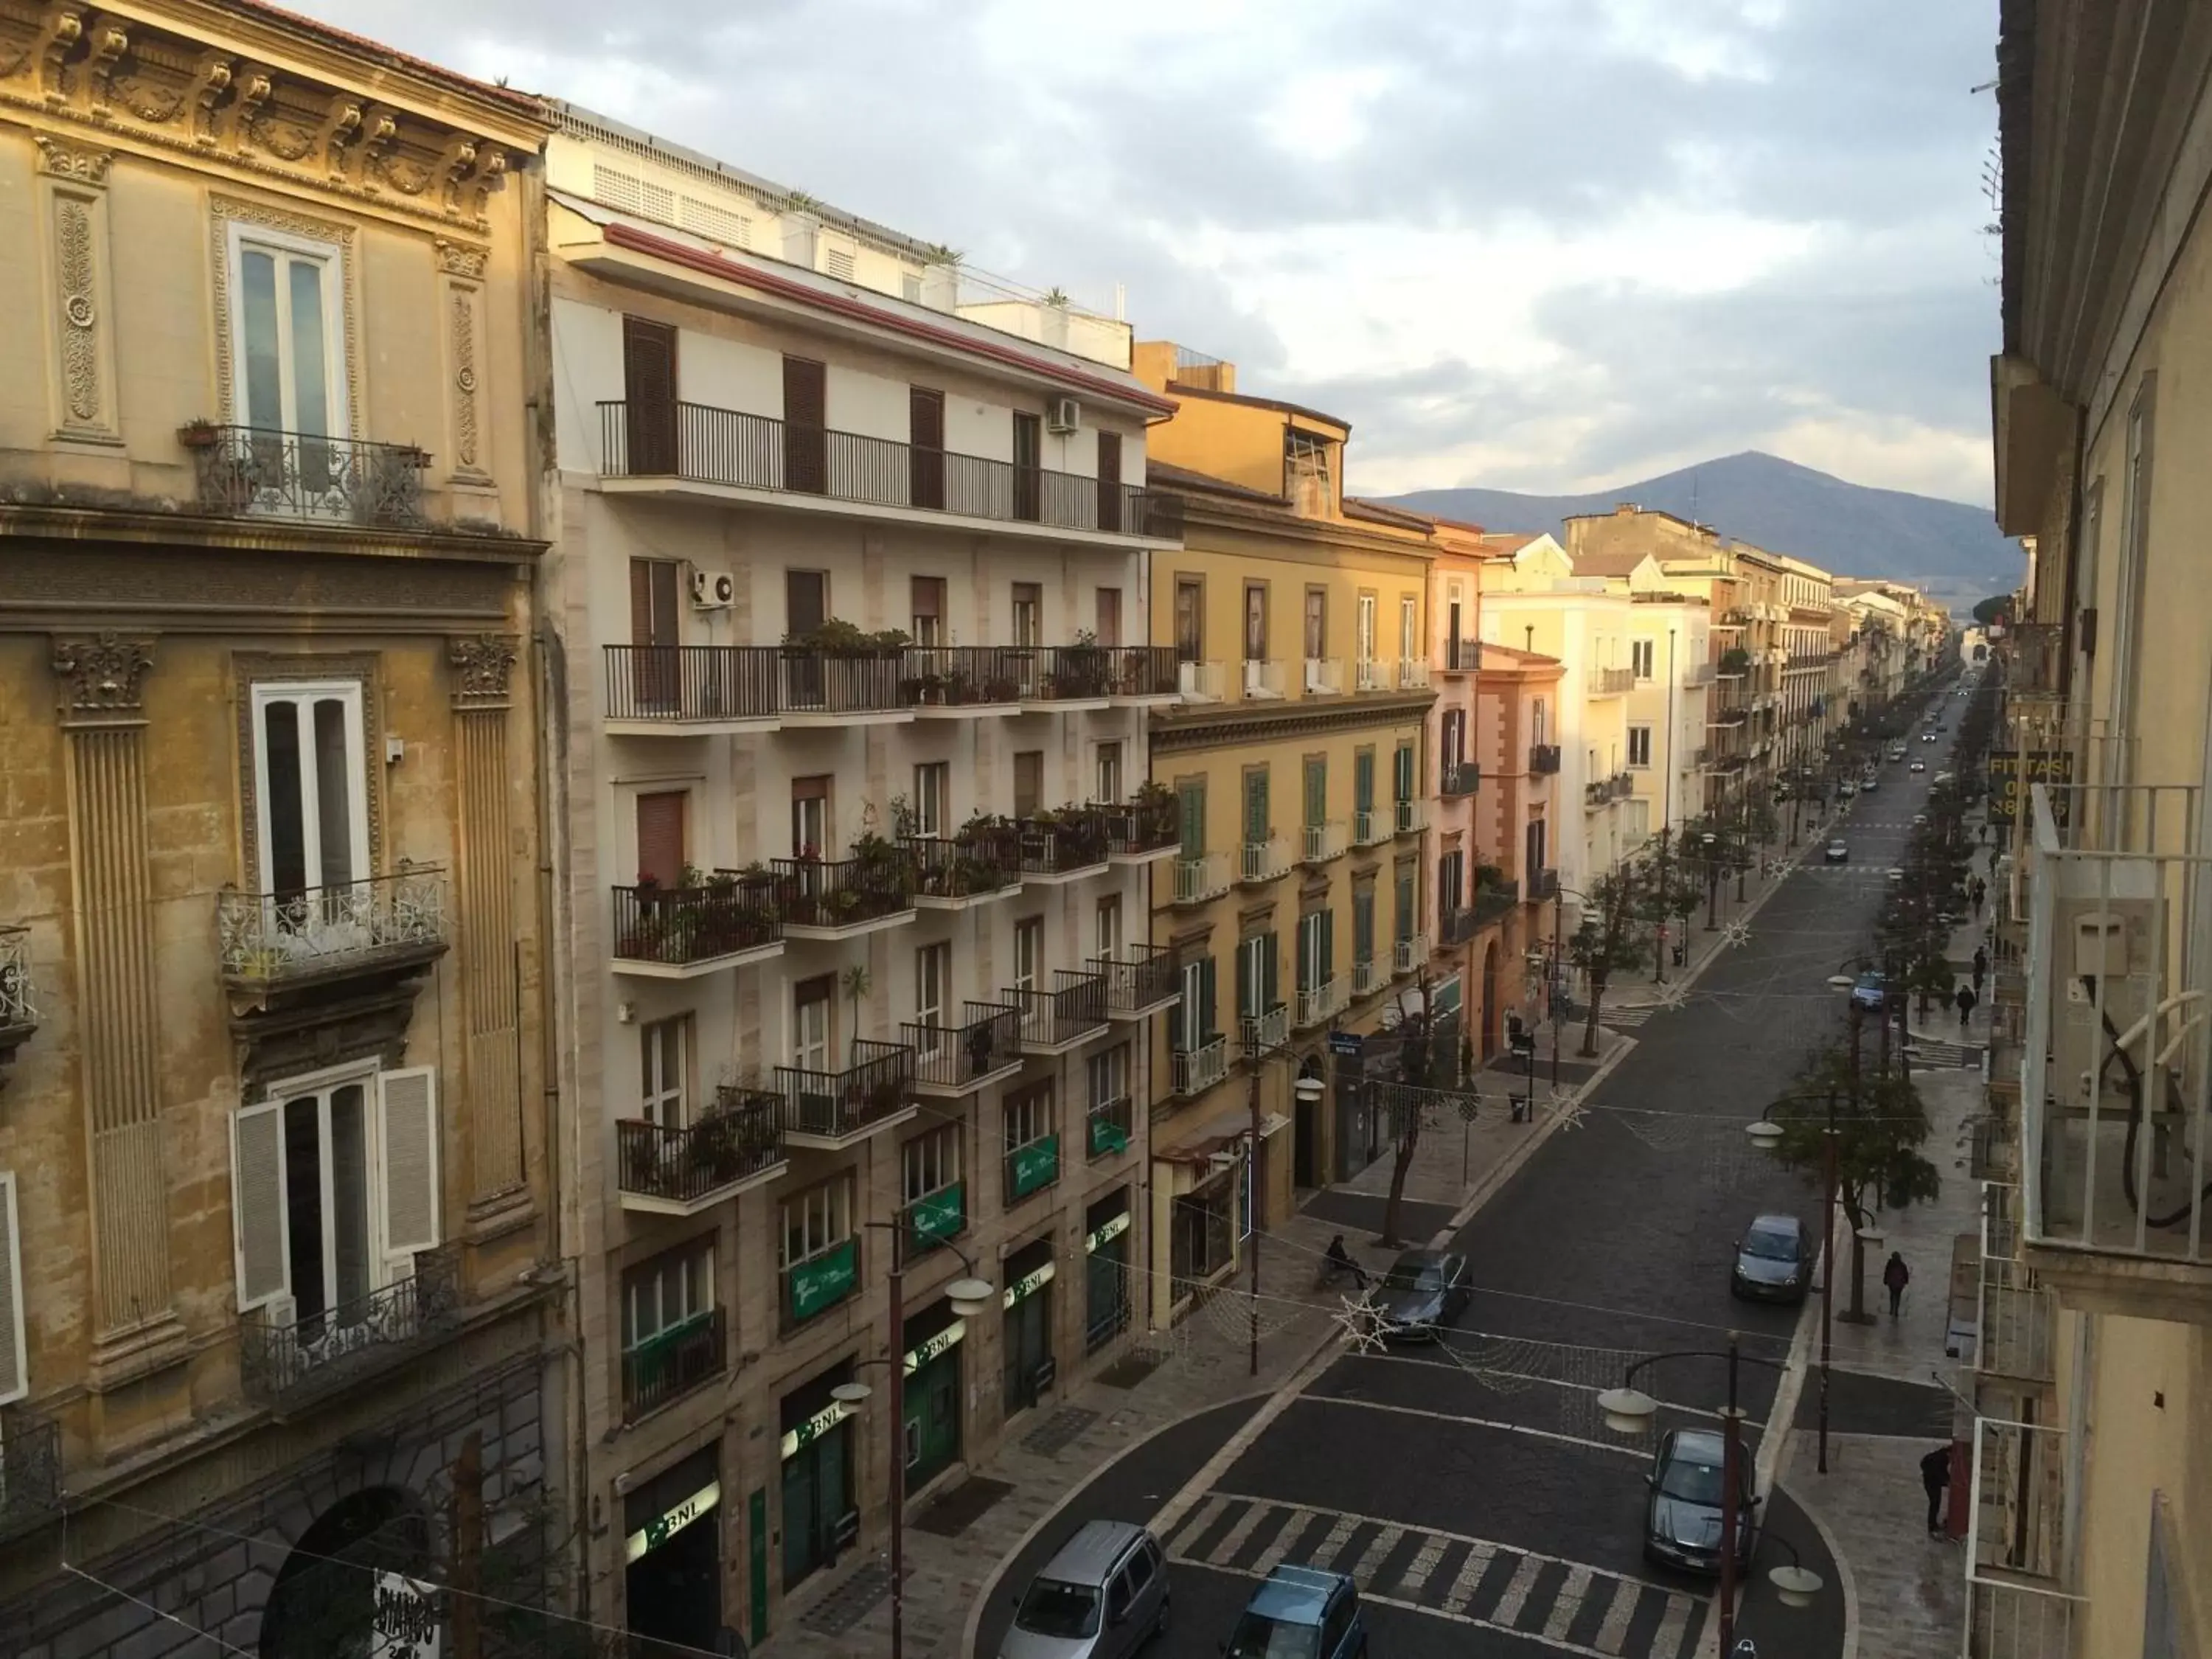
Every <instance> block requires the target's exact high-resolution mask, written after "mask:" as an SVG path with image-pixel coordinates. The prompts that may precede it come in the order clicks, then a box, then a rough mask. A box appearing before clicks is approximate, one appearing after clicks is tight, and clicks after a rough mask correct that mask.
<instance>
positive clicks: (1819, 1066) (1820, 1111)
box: [1769, 1042, 1942, 1324]
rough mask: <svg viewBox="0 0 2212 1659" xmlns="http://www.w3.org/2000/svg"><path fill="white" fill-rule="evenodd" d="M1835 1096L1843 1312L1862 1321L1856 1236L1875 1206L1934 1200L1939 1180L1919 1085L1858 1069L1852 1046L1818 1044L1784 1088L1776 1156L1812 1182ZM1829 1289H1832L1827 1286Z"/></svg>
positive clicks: (1862, 1256) (1862, 1261)
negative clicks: (1927, 1147)
mask: <svg viewBox="0 0 2212 1659" xmlns="http://www.w3.org/2000/svg"><path fill="white" fill-rule="evenodd" d="M1830 1097H1833V1099H1834V1101H1835V1127H1836V1202H1837V1203H1838V1204H1839V1205H1841V1206H1843V1211H1844V1217H1845V1218H1847V1219H1848V1220H1849V1221H1850V1225H1851V1305H1850V1312H1849V1313H1847V1314H1845V1315H1844V1318H1847V1319H1849V1320H1851V1321H1853V1322H1856V1323H1862V1324H1863V1323H1864V1322H1866V1319H1867V1310H1866V1247H1865V1243H1864V1242H1863V1240H1862V1239H1861V1237H1860V1235H1861V1234H1862V1233H1863V1232H1865V1231H1866V1230H1867V1225H1868V1224H1869V1222H1870V1221H1872V1220H1873V1218H1874V1214H1875V1210H1876V1208H1877V1207H1879V1206H1881V1205H1884V1204H1887V1206H1890V1207H1891V1208H1893V1209H1902V1208H1903V1207H1904V1206H1906V1205H1908V1204H1918V1203H1926V1202H1928V1201H1929V1200H1933V1199H1934V1198H1935V1197H1936V1193H1937V1192H1938V1191H1939V1190H1940V1188H1941V1186H1942V1176H1940V1174H1939V1173H1938V1172H1937V1170H1936V1166H1935V1164H1932V1163H1930V1162H1929V1160H1928V1159H1927V1158H1925V1157H1924V1156H1923V1155H1922V1153H1921V1151H1920V1148H1921V1147H1922V1146H1923V1145H1924V1144H1926V1142H1927V1139H1928V1137H1929V1133H1930V1132H1931V1126H1930V1125H1929V1121H1928V1110H1927V1108H1926V1107H1925V1106H1924V1105H1923V1103H1921V1099H1920V1094H1919V1091H1917V1089H1915V1088H1914V1087H1913V1086H1912V1085H1911V1082H1910V1081H1909V1080H1908V1079H1906V1078H1905V1075H1904V1073H1902V1072H1901V1071H1898V1072H1891V1073H1887V1074H1883V1073H1874V1074H1868V1073H1864V1072H1863V1070H1862V1068H1861V1067H1860V1066H1859V1065H1858V1064H1857V1060H1855V1059H1854V1057H1853V1055H1852V1054H1851V1052H1850V1048H1849V1047H1848V1046H1847V1045H1845V1044H1844V1043H1840V1042H1828V1043H1824V1044H1823V1045H1821V1046H1820V1048H1815V1049H1814V1050H1813V1051H1812V1053H1811V1054H1808V1055H1807V1056H1806V1058H1805V1060H1804V1063H1803V1064H1802V1066H1799V1068H1798V1072H1797V1076H1796V1080H1795V1081H1794V1082H1793V1083H1792V1084H1791V1085H1790V1091H1789V1092H1788V1093H1787V1094H1785V1095H1784V1097H1782V1098H1781V1099H1780V1100H1778V1101H1777V1102H1775V1103H1774V1105H1773V1107H1772V1109H1771V1112H1770V1114H1769V1115H1770V1116H1771V1119H1772V1121H1774V1122H1776V1123H1778V1124H1779V1125H1780V1126H1781V1127H1782V1141H1781V1145H1780V1146H1779V1148H1778V1151H1779V1152H1780V1155H1781V1158H1782V1161H1783V1163H1784V1164H1786V1165H1788V1166H1789V1167H1790V1168H1791V1169H1793V1170H1799V1171H1801V1172H1802V1173H1803V1174H1804V1175H1805V1176H1807V1177H1808V1179H1809V1180H1811V1181H1813V1182H1815V1183H1817V1182H1820V1179H1821V1178H1822V1176H1821V1171H1822V1169H1823V1166H1824V1164H1825V1162H1826V1157H1827V1130H1828V1107H1827V1102H1828V1100H1829V1099H1830ZM1828 1294H1830V1295H1833V1294H1834V1291H1833V1288H1832V1287H1831V1289H1830V1290H1829V1291H1828Z"/></svg>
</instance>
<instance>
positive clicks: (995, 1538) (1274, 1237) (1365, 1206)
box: [756, 1034, 1634, 1659]
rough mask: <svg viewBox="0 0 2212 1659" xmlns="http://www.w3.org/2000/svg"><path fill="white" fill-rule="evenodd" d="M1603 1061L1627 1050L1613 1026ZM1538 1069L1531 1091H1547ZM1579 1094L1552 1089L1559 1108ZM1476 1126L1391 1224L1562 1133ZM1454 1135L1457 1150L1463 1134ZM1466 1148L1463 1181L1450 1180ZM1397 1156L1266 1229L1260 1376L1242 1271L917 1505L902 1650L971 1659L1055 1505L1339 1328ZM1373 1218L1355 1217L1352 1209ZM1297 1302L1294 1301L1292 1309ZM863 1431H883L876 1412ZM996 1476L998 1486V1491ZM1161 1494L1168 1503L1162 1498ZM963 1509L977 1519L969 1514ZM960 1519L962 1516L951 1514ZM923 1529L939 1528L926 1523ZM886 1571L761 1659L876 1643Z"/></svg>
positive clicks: (1431, 1142)
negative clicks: (1348, 1255)
mask: <svg viewBox="0 0 2212 1659" xmlns="http://www.w3.org/2000/svg"><path fill="white" fill-rule="evenodd" d="M1607 1038H1608V1040H1607V1044H1606V1057H1607V1058H1608V1059H1609V1058H1611V1057H1612V1056H1613V1055H1615V1054H1623V1053H1626V1051H1627V1050H1628V1049H1629V1048H1632V1047H1633V1046H1634V1045H1633V1043H1632V1042H1630V1041H1629V1040H1628V1039H1626V1038H1625V1037H1621V1036H1618V1035H1617V1034H1607ZM1541 1084H1542V1079H1541V1074H1540V1079H1539V1091H1540V1092H1539V1098H1540V1100H1543V1099H1544V1093H1543V1091H1542V1087H1541ZM1579 1093H1580V1088H1579V1087H1577V1088H1575V1089H1571V1090H1563V1091H1562V1100H1561V1102H1560V1103H1565V1102H1567V1101H1571V1099H1572V1098H1574V1097H1576V1096H1577V1095H1578V1094H1579ZM1490 1098H1491V1097H1490V1094H1489V1091H1488V1090H1487V1088H1486V1090H1485V1095H1484V1107H1485V1109H1484V1110H1483V1111H1482V1113H1481V1114H1480V1115H1479V1116H1478V1117H1477V1119H1476V1120H1475V1121H1474V1123H1473V1124H1472V1125H1471V1126H1462V1124H1461V1122H1460V1121H1458V1120H1457V1119H1456V1118H1455V1117H1449V1119H1448V1121H1444V1122H1442V1123H1436V1122H1433V1121H1432V1123H1431V1126H1430V1127H1425V1129H1424V1131H1423V1133H1422V1135H1421V1138H1420V1140H1419V1144H1418V1145H1417V1146H1416V1149H1415V1154H1414V1161H1413V1167H1412V1168H1411V1169H1410V1170H1408V1171H1407V1182H1406V1192H1405V1197H1406V1200H1407V1210H1406V1212H1405V1214H1404V1216H1403V1217H1402V1218H1401V1230H1402V1231H1403V1232H1404V1234H1405V1236H1406V1237H1407V1238H1408V1239H1409V1240H1422V1239H1425V1238H1427V1237H1431V1235H1432V1234H1433V1233H1435V1232H1436V1231H1439V1230H1440V1229H1441V1228H1443V1227H1444V1226H1446V1225H1449V1223H1450V1222H1451V1220H1452V1218H1454V1217H1455V1216H1457V1215H1459V1214H1461V1212H1470V1211H1471V1210H1472V1209H1473V1208H1474V1206H1477V1205H1479V1204H1480V1202H1481V1201H1482V1200H1485V1199H1486V1198H1487V1197H1488V1196H1489V1194H1490V1193H1492V1192H1493V1191H1495V1190H1496V1189H1497V1188H1498V1187H1499V1186H1502V1185H1503V1184H1504V1182H1505V1181H1506V1180H1507V1179H1509V1178H1510V1176H1511V1174H1512V1172H1513V1171H1514V1170H1516V1169H1517V1168H1518V1167H1519V1166H1520V1164H1521V1163H1522V1161H1523V1160H1524V1159H1525V1158H1526V1157H1527V1156H1528V1154H1529V1153H1530V1152H1533V1151H1534V1148H1535V1146H1537V1145H1539V1144H1540V1143H1541V1140H1542V1139H1544V1137H1545V1136H1546V1135H1547V1134H1548V1133H1550V1132H1551V1130H1552V1129H1553V1127H1556V1124H1557V1122H1558V1114H1557V1112H1556V1111H1555V1110H1540V1111H1539V1112H1537V1113H1536V1114H1535V1115H1534V1121H1529V1122H1525V1123H1513V1122H1510V1121H1507V1119H1506V1115H1505V1112H1504V1108H1503V1105H1502V1100H1501V1103H1500V1104H1499V1105H1498V1106H1497V1107H1496V1108H1492V1106H1491V1103H1490ZM1547 1104H1559V1103H1547ZM1463 1141H1464V1145H1463V1144H1462V1143H1463ZM1462 1156H1464V1157H1465V1158H1467V1161H1468V1162H1467V1167H1468V1170H1469V1173H1470V1175H1471V1177H1472V1178H1471V1180H1469V1181H1468V1182H1465V1183H1462V1181H1461V1179H1460V1170H1461V1159H1462ZM1390 1164H1391V1158H1390V1155H1389V1153H1387V1152H1386V1153H1385V1154H1384V1155H1383V1157H1381V1158H1377V1159H1376V1161H1375V1162H1374V1163H1373V1164H1370V1165H1369V1166H1368V1167H1367V1169H1365V1170H1363V1171H1361V1172H1360V1174H1359V1175H1358V1176H1356V1177H1355V1178H1354V1179H1353V1180H1352V1181H1350V1182H1346V1183H1344V1184H1343V1185H1341V1186H1339V1187H1334V1188H1324V1189H1322V1191H1319V1192H1316V1193H1315V1194H1312V1195H1311V1196H1310V1198H1309V1199H1308V1200H1307V1201H1306V1204H1305V1206H1304V1209H1303V1210H1301V1212H1299V1213H1298V1214H1297V1215H1295V1216H1292V1217H1291V1218H1289V1219H1288V1220H1287V1221H1285V1222H1284V1223H1283V1224H1282V1225H1279V1226H1278V1227H1275V1228H1273V1229H1271V1230H1270V1231H1268V1232H1267V1234H1266V1235H1264V1236H1263V1238H1262V1240H1261V1252H1260V1293H1261V1302H1260V1310H1261V1317H1260V1327H1261V1342H1260V1371H1259V1375H1258V1376H1251V1375H1249V1371H1248V1358H1247V1356H1248V1345H1249V1340H1250V1326H1249V1309H1250V1303H1249V1300H1248V1299H1247V1298H1246V1297H1245V1296H1244V1294H1243V1291H1244V1289H1245V1285H1246V1282H1247V1281H1246V1280H1245V1279H1243V1278H1241V1277H1240V1278H1239V1279H1237V1282H1236V1283H1235V1284H1234V1285H1225V1286H1223V1287H1221V1288H1220V1289H1218V1290H1217V1291H1215V1292H1214V1295H1213V1297H1212V1300H1211V1301H1209V1302H1208V1303H1207V1304H1206V1305H1205V1306H1204V1307H1201V1308H1200V1309H1199V1310H1196V1311H1194V1312H1193V1313H1191V1314H1189V1315H1188V1316H1186V1317H1185V1318H1184V1320H1183V1321H1182V1323H1181V1324H1179V1325H1177V1326H1176V1327H1175V1328H1173V1329H1172V1330H1169V1331H1163V1332H1158V1333H1153V1334H1141V1333H1140V1334H1138V1335H1137V1336H1136V1337H1134V1338H1133V1342H1132V1346H1131V1347H1130V1348H1129V1349H1128V1351H1127V1356H1126V1357H1125V1358H1123V1359H1121V1361H1119V1362H1117V1363H1116V1364H1113V1365H1111V1366H1109V1368H1108V1369H1107V1370H1106V1372H1105V1373H1103V1376H1108V1377H1112V1378H1114V1382H1112V1383H1109V1382H1107V1381H1104V1380H1093V1381H1091V1382H1089V1383H1085V1384H1083V1385H1082V1386H1080V1387H1079V1388H1076V1389H1073V1390H1071V1391H1070V1392H1069V1393H1068V1394H1067V1395H1066V1398H1065V1399H1064V1400H1062V1401H1060V1404H1059V1405H1058V1406H1057V1407H1056V1408H1055V1409H1053V1410H1051V1411H1044V1412H1039V1413H1035V1414H1033V1418H1024V1419H1018V1421H1017V1422H1016V1423H1015V1424H1014V1425H1012V1428H1011V1429H1010V1431H1009V1433H1008V1437H1007V1438H1006V1439H1005V1440H1004V1441H1003V1442H1001V1443H1000V1446H999V1448H998V1449H997V1450H996V1451H994V1453H993V1454H992V1455H991V1456H990V1457H989V1458H987V1460H985V1461H984V1462H982V1463H981V1465H980V1466H978V1467H976V1468H971V1469H969V1470H967V1471H966V1472H965V1486H963V1485H961V1484H959V1477H958V1476H957V1475H956V1477H955V1478H954V1480H953V1481H952V1482H950V1483H948V1484H946V1485H944V1486H939V1487H938V1488H937V1489H936V1492H935V1493H933V1495H931V1496H929V1497H927V1498H922V1499H920V1500H918V1501H916V1502H915V1503H913V1504H912V1505H911V1506H910V1508H909V1510H908V1517H907V1528H906V1570H907V1593H906V1631H905V1641H906V1652H907V1655H908V1659H967V1656H966V1655H964V1654H963V1653H962V1652H961V1644H962V1640H963V1635H964V1633H965V1632H966V1630H967V1628H968V1626H969V1617H970V1614H971V1612H973V1611H974V1610H975V1607H976V1604H977V1601H978V1598H980V1597H981V1595H982V1594H983V1592H984V1590H985V1589H986V1588H987V1586H988V1585H989V1584H990V1583H991V1582H992V1580H993V1578H994V1576H995V1575H996V1573H997V1572H998V1571H999V1569H1000V1564H1001V1563H1003V1562H1004V1561H1006V1560H1007V1559H1009V1558H1011V1557H1012V1556H1013V1555H1014V1554H1015V1553H1017V1552H1018V1550H1019V1549H1020V1548H1021V1547H1022V1545H1023V1544H1024V1541H1026V1540H1027V1539H1028V1538H1029V1536H1030V1534H1031V1533H1032V1532H1034V1531H1035V1530H1036V1528H1039V1527H1040V1526H1042V1525H1047V1524H1048V1518H1049V1517H1050V1516H1051V1515H1052V1513H1053V1512H1054V1510H1056V1509H1057V1508H1058V1507H1059V1506H1060V1504H1061V1503H1062V1502H1063V1501H1064V1500H1065V1499H1066V1498H1068V1497H1069V1496H1070V1495H1071V1494H1072V1493H1073V1492H1075V1491H1076V1490H1077V1489H1078V1488H1079V1487H1080V1486H1083V1485H1084V1484H1085V1482H1087V1481H1088V1480H1091V1477H1092V1476H1093V1475H1095V1474H1097V1473H1098V1472H1099V1471H1100V1470H1102V1469H1103V1468H1106V1467H1107V1466H1108V1465H1109V1464H1111V1463H1112V1462H1114V1461H1115V1459H1116V1458H1118V1457H1119V1456H1121V1454H1122V1453H1124V1452H1126V1451H1127V1450H1128V1449H1130V1448H1132V1447H1133V1446H1134V1445H1135V1444H1136V1443H1138V1442H1139V1441H1140V1440H1143V1439H1145V1438H1146V1437H1148V1436H1150V1435H1152V1434H1153V1433H1155V1432H1157V1431H1160V1430H1162V1429H1164V1428H1165V1427H1167V1426H1168V1425H1171V1424H1174V1423H1176V1422H1179V1421H1181V1420H1182V1419H1186V1418H1188V1417H1190V1416H1192V1415H1193V1414H1194V1413H1198V1412H1200V1411H1203V1410H1205V1409H1206V1408H1207V1407H1214V1406H1218V1405H1221V1404H1222V1403H1224V1402H1225V1401H1231V1400H1235V1399H1237V1398H1240V1397H1243V1396H1247V1395H1255V1396H1256V1395H1264V1394H1268V1393H1272V1392H1273V1390H1274V1389H1276V1388H1278V1387H1279V1385H1280V1384H1281V1383H1283V1382H1284V1381H1285V1380H1286V1379H1287V1378H1288V1377H1289V1376H1291V1375H1292V1374H1293V1373H1294V1372H1296V1371H1297V1370H1298V1369H1299V1368H1300V1367H1301V1366H1302V1365H1304V1364H1305V1363H1306V1362H1307V1361H1308V1360H1309V1359H1310V1358H1312V1357H1313V1356H1314V1354H1315V1353H1316V1351H1317V1350H1318V1349H1319V1348H1320V1347H1321V1346H1322V1344H1323V1343H1325V1342H1327V1341H1328V1340H1331V1339H1332V1338H1333V1336H1334V1334H1335V1332H1336V1330H1337V1327H1336V1325H1335V1323H1334V1321H1333V1319H1332V1318H1331V1316H1332V1314H1334V1312H1336V1311H1338V1310H1340V1308H1341V1306H1342V1297H1343V1295H1344V1294H1345V1291H1343V1289H1342V1288H1341V1287H1338V1286H1331V1287H1329V1288H1327V1289H1317V1288H1316V1284H1315V1279H1316V1271H1317V1268H1318V1266H1319V1263H1320V1261H1321V1258H1322V1252H1323V1251H1324V1250H1326V1249H1328V1242H1329V1240H1330V1239H1331V1238H1332V1237H1334V1236H1335V1235H1336V1234H1337V1233H1340V1232H1341V1233H1343V1234H1344V1236H1345V1243H1346V1247H1347V1248H1348V1249H1350V1250H1351V1251H1352V1255H1354V1257H1355V1258H1356V1259H1358V1261H1360V1262H1361V1263H1362V1264H1363V1265H1364V1266H1365V1267H1368V1268H1369V1269H1370V1271H1376V1270H1379V1269H1380V1268H1382V1267H1387V1266H1388V1265H1389V1261H1391V1259H1392V1257H1393V1256H1394V1255H1395V1252H1393V1251H1390V1250H1386V1249H1382V1248H1381V1247H1380V1246H1379V1245H1377V1244H1376V1243H1375V1242H1374V1237H1375V1231H1376V1228H1377V1227H1379V1225H1380V1224H1381V1218H1382V1206H1383V1201H1384V1198H1385V1196H1386V1195H1387V1194H1388V1193H1389V1184H1390ZM1355 1212H1356V1213H1358V1214H1360V1215H1371V1217H1372V1219H1371V1221H1369V1222H1366V1223H1364V1224H1363V1223H1361V1222H1359V1221H1357V1220H1354V1219H1352V1218H1351V1217H1352V1215H1353V1214H1354V1213H1355ZM1292 1304H1303V1305H1295V1306H1294V1305H1292ZM866 1423H867V1426H868V1428H869V1429H871V1430H872V1431H875V1432H878V1433H880V1432H881V1431H882V1424H881V1422H880V1421H879V1420H878V1419H876V1418H874V1417H870V1418H868V1419H866ZM994 1483H996V1484H997V1485H1000V1486H1003V1487H1004V1488H1005V1490H1003V1491H995V1490H994ZM1160 1496H1161V1497H1162V1498H1165V1497H1166V1496H1167V1494H1166V1493H1162V1494H1160ZM969 1510H973V1511H975V1512H974V1513H973V1514H972V1516H968V1515H965V1514H964V1513H963V1512H965V1511H969ZM956 1523H957V1524H956ZM933 1526H935V1527H937V1528H939V1529H938V1530H934V1531H933V1530H930V1529H929V1528H931V1527H933ZM889 1589H890V1567H889V1563H888V1560H887V1559H886V1557H885V1556H884V1554H882V1553H871V1554H868V1555H866V1556H860V1557H856V1558H854V1559H853V1560H851V1561H849V1562H848V1563H846V1564H844V1565H842V1566H840V1567H839V1568H838V1569H837V1570H836V1571H834V1572H833V1573H831V1574H829V1575H827V1576H826V1582H825V1583H823V1584H821V1585H820V1586H818V1587H817V1586H815V1585H811V1584H810V1585H808V1586H806V1587H805V1589H802V1591H801V1592H800V1593H799V1595H796V1596H794V1597H793V1599H792V1600H791V1601H787V1602H786V1603H785V1606H784V1608H783V1611H782V1614H781V1620H780V1623H779V1628H778V1629H777V1631H776V1632H775V1634H774V1635H773V1636H772V1637H770V1638H769V1640H767V1641H766V1642H764V1643H763V1644H761V1645H760V1646H759V1647H758V1648H757V1650H756V1651H757V1653H758V1654H759V1655H761V1656H762V1659H848V1656H850V1655H852V1654H854V1653H872V1652H880V1651H883V1650H884V1649H885V1648H886V1646H887V1644H888V1642H889V1637H890V1596H889Z"/></svg>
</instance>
